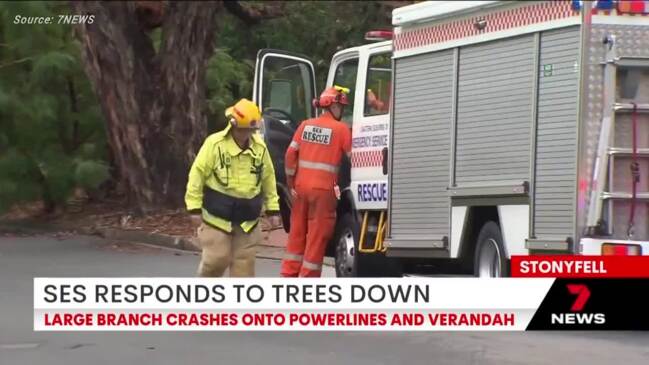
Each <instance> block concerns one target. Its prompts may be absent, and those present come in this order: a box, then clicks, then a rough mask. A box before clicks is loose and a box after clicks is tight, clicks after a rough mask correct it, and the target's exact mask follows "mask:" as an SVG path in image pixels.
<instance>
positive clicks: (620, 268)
mask: <svg viewBox="0 0 649 365" xmlns="http://www.w3.org/2000/svg"><path fill="white" fill-rule="evenodd" d="M511 275H512V277H527V278H532V277H536V278H550V277H552V278H649V256H568V255H546V256H512V258H511Z"/></svg>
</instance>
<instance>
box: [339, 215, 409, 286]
mask: <svg viewBox="0 0 649 365" xmlns="http://www.w3.org/2000/svg"><path fill="white" fill-rule="evenodd" d="M334 238H335V241H334V242H335V255H334V257H335V264H336V276H337V277H392V276H402V273H401V269H400V265H399V262H398V260H396V259H389V258H387V257H385V255H383V254H381V253H373V254H364V253H360V252H358V241H359V239H360V227H359V226H358V224H357V223H356V222H354V219H353V218H352V216H351V214H345V215H343V216H342V217H341V218H340V219H339V220H338V222H337V224H336V234H335V236H334ZM368 239H374V237H373V236H371V235H370V236H368Z"/></svg>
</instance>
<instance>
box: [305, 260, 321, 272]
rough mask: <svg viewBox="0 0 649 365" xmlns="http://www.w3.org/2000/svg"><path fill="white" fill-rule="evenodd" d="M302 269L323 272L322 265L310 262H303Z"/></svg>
mask: <svg viewBox="0 0 649 365" xmlns="http://www.w3.org/2000/svg"><path fill="white" fill-rule="evenodd" d="M302 267H303V268H305V269H307V270H313V271H320V270H322V264H314V263H312V262H309V261H306V260H305V261H302Z"/></svg>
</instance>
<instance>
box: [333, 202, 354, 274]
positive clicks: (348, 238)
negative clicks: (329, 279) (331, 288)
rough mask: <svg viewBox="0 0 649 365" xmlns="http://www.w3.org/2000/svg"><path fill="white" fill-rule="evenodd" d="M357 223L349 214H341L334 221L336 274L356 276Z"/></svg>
mask: <svg viewBox="0 0 649 365" xmlns="http://www.w3.org/2000/svg"><path fill="white" fill-rule="evenodd" d="M359 231H360V229H359V227H358V224H356V223H355V222H354V219H353V218H352V216H351V215H350V214H345V215H343V216H342V217H341V218H340V219H339V220H338V222H336V233H335V234H334V244H335V254H334V259H335V264H336V276H337V277H339V278H341V277H342V278H348V277H354V276H356V267H355V266H356V265H355V262H354V261H355V260H354V258H355V256H356V242H358V237H359V234H360V233H359Z"/></svg>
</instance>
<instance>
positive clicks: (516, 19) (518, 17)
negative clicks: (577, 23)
mask: <svg viewBox="0 0 649 365" xmlns="http://www.w3.org/2000/svg"><path fill="white" fill-rule="evenodd" d="M578 14H579V12H577V11H575V10H573V9H572V7H571V3H570V1H545V2H542V3H535V4H532V5H528V6H523V7H520V8H516V9H508V10H503V11H498V12H492V13H489V14H485V15H480V16H475V17H471V18H467V19H463V20H458V21H454V22H449V23H445V24H439V25H434V26H430V27H424V28H419V29H414V30H411V31H405V32H403V33H400V34H395V37H394V49H395V51H401V50H404V49H410V48H416V47H422V46H427V45H431V44H435V43H442V42H447V41H451V40H454V39H459V38H464V37H471V36H476V35H481V34H485V33H490V32H498V31H501V30H507V29H512V28H518V27H524V26H527V25H531V24H536V23H543V22H548V21H552V20H558V19H564V18H569V17H572V16H576V15H578ZM481 19H484V20H486V21H487V26H486V27H485V29H483V30H477V29H476V28H475V26H474V23H475V22H477V21H478V20H481Z"/></svg>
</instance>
